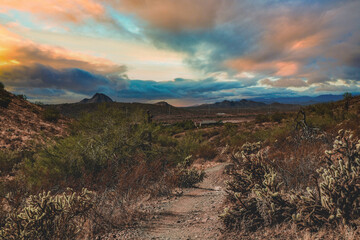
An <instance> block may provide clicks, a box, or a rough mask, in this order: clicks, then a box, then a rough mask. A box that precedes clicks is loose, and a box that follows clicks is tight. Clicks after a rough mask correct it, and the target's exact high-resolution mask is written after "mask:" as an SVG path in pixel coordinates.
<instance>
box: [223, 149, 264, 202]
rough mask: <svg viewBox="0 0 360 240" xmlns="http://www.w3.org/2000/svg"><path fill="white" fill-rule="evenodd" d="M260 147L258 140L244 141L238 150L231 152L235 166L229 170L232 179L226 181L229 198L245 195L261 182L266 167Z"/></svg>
mask: <svg viewBox="0 0 360 240" xmlns="http://www.w3.org/2000/svg"><path fill="white" fill-rule="evenodd" d="M260 149H261V143H260V142H257V143H245V144H244V145H243V146H242V147H241V149H240V151H238V152H236V153H235V154H233V157H232V158H233V160H234V163H235V168H234V169H233V171H231V172H229V175H231V176H232V180H231V181H228V182H227V192H228V196H229V199H230V200H236V197H235V195H236V194H241V196H243V197H246V196H247V195H248V194H249V193H250V192H251V190H252V189H253V188H254V187H255V185H257V184H259V185H261V184H262V181H263V179H264V175H265V172H266V169H267V167H266V165H265V164H264V162H265V160H264V157H263V151H260Z"/></svg>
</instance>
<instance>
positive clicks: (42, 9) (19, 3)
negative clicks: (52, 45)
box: [0, 0, 105, 23]
mask: <svg viewBox="0 0 360 240" xmlns="http://www.w3.org/2000/svg"><path fill="white" fill-rule="evenodd" d="M0 9H1V11H8V10H10V9H16V10H19V11H25V12H30V13H32V14H36V15H37V16H41V17H42V18H44V19H47V20H48V19H49V18H51V19H54V20H60V21H67V22H73V23H80V22H82V21H84V20H85V19H87V18H89V17H94V18H97V19H100V18H103V17H104V14H105V9H104V7H103V6H102V5H101V4H100V3H98V2H96V1H95V0H46V1H43V0H31V1H29V0H2V1H1V3H0Z"/></svg>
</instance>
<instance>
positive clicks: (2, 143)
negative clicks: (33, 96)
mask: <svg viewBox="0 0 360 240" xmlns="http://www.w3.org/2000/svg"><path fill="white" fill-rule="evenodd" d="M0 95H1V98H2V99H8V105H7V106H6V105H2V106H0V148H1V149H10V150H19V149H24V148H28V147H29V146H30V145H32V144H33V143H34V142H43V141H44V140H46V139H48V138H50V137H55V136H63V135H64V133H65V132H64V129H65V125H66V120H64V119H60V120H59V121H58V122H56V123H55V122H48V121H45V120H44V118H43V112H44V109H43V108H42V107H40V106H37V105H35V104H32V103H30V102H28V101H26V100H25V99H24V98H23V97H21V96H16V95H14V94H12V93H9V92H7V91H6V90H3V89H2V90H0Z"/></svg>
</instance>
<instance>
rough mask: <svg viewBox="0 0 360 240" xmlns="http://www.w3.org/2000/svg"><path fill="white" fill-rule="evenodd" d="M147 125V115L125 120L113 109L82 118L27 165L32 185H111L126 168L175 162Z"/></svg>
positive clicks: (138, 115)
mask: <svg viewBox="0 0 360 240" xmlns="http://www.w3.org/2000/svg"><path fill="white" fill-rule="evenodd" d="M145 120H146V115H145V114H144V113H134V114H132V115H131V116H129V117H128V118H126V115H125V113H124V112H123V111H121V110H118V109H113V108H110V107H102V108H100V109H99V110H98V111H96V112H94V113H89V114H86V115H84V116H83V117H82V118H81V119H79V121H77V122H75V123H74V124H73V125H72V126H71V128H70V135H69V136H67V137H65V138H64V139H60V140H59V141H57V142H56V143H55V144H54V145H51V146H47V147H46V148H45V149H44V150H42V151H39V152H38V153H36V154H35V155H34V156H33V158H29V159H27V160H26V161H25V165H24V173H25V175H26V177H27V181H28V183H29V184H30V185H32V186H34V187H36V186H38V187H40V186H46V184H49V186H52V185H59V184H62V183H64V184H65V183H71V182H73V183H74V184H76V185H78V186H88V185H91V184H94V183H97V184H100V185H101V184H107V185H112V184H115V183H116V181H117V180H118V177H117V176H118V174H120V172H121V171H122V170H123V168H125V169H129V168H130V167H132V166H135V165H137V164H139V163H140V162H151V161H154V160H159V159H160V160H162V159H164V158H166V157H167V156H168V155H169V158H172V155H174V154H173V153H172V152H171V151H174V150H172V149H171V148H169V147H162V146H161V144H159V143H158V141H159V140H158V139H159V138H158V134H159V132H158V130H159V128H158V127H156V126H155V125H154V124H149V123H147V122H146V121H145ZM170 150H171V151H170ZM179 154H180V153H179ZM175 155H176V154H175ZM173 159H175V157H173ZM174 161H175V160H174ZM164 164H165V160H164ZM74 187H75V186H74Z"/></svg>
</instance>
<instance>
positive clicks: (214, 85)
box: [0, 0, 360, 106]
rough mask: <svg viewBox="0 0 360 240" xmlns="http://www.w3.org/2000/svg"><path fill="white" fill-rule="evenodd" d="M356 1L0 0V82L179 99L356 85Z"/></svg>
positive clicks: (48, 93)
mask: <svg viewBox="0 0 360 240" xmlns="http://www.w3.org/2000/svg"><path fill="white" fill-rule="evenodd" d="M359 12H360V1H359V0H343V1H341V0H46V1H44V0H32V1H29V0H0V82H3V83H4V84H5V86H6V89H7V90H9V91H11V92H14V93H17V94H25V95H26V96H27V97H28V99H30V100H31V101H41V102H44V103H64V102H77V101H80V100H81V99H83V98H85V97H89V96H92V95H93V94H95V93H96V92H102V93H105V94H107V95H108V96H110V97H111V98H113V99H114V100H116V101H123V102H157V101H168V102H169V103H171V104H174V105H176V106H188V105H195V104H200V103H210V102H217V101H222V100H225V99H227V100H237V99H243V98H247V99H250V98H255V97H267V98H275V97H286V96H304V95H307V96H317V95H322V94H342V93H344V92H360V14H359Z"/></svg>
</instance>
